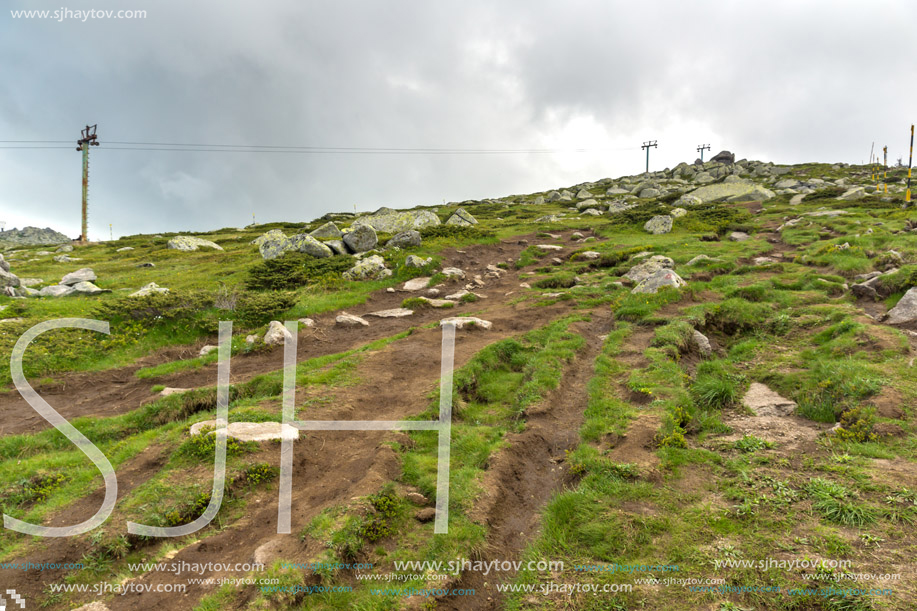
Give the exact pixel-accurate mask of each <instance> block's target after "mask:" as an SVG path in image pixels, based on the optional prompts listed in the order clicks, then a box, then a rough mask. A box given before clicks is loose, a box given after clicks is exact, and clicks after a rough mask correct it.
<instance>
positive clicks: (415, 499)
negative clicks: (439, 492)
mask: <svg viewBox="0 0 917 611" xmlns="http://www.w3.org/2000/svg"><path fill="white" fill-rule="evenodd" d="M404 498H405V499H406V500H407V501H408V502H410V503H413V504H415V505H419V506H421V507H423V506H424V505H427V504H429V503H430V501H429V499H427V497H425V496H424V495H422V494H421V493H419V492H408V493H407V494H405V495H404Z"/></svg>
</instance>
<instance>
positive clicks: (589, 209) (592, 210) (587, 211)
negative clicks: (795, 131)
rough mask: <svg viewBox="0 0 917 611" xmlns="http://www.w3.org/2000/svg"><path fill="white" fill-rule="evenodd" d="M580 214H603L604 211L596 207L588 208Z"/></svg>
mask: <svg viewBox="0 0 917 611" xmlns="http://www.w3.org/2000/svg"><path fill="white" fill-rule="evenodd" d="M580 214H585V215H586V216H602V211H601V210H597V209H595V208H586V209H585V210H583V211H582V212H581V213H580Z"/></svg>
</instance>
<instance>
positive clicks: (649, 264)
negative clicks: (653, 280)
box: [624, 255, 675, 283]
mask: <svg viewBox="0 0 917 611" xmlns="http://www.w3.org/2000/svg"><path fill="white" fill-rule="evenodd" d="M673 267H675V262H674V261H672V259H670V258H669V257H666V256H664V255H654V256H652V257H650V258H649V259H647V260H646V261H642V262H640V263H638V264H637V265H635V266H633V267H632V268H630V270H628V272H627V273H626V274H624V277H625V278H627V279H628V280H631V281H633V282H635V283H640V282H643V281H644V280H646V279H647V278H649V277H650V276H652V275H653V274H655V273H656V272H658V271H660V270H663V269H672V268H673Z"/></svg>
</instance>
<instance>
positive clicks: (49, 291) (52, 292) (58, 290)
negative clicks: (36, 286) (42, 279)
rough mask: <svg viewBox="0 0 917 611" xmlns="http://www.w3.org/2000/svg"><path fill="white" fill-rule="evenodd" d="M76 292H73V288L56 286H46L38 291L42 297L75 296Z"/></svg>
mask: <svg viewBox="0 0 917 611" xmlns="http://www.w3.org/2000/svg"><path fill="white" fill-rule="evenodd" d="M75 292H76V291H75V290H73V287H72V286H64V285H61V284H54V285H52V286H46V287H45V288H43V289H41V290H40V291H38V295H39V296H41V297H68V296H70V295H73V294H74V293H75Z"/></svg>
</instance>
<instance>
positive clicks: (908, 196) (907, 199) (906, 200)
mask: <svg viewBox="0 0 917 611" xmlns="http://www.w3.org/2000/svg"><path fill="white" fill-rule="evenodd" d="M913 163H914V126H913V125H911V153H910V155H908V158H907V191H905V193H904V203H905V204H909V203H911V165H912V164H913Z"/></svg>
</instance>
